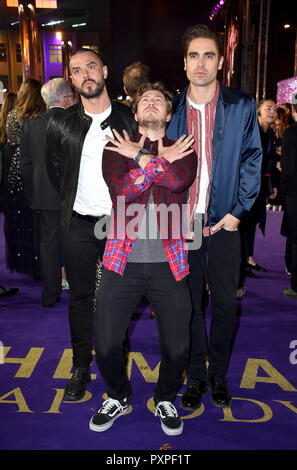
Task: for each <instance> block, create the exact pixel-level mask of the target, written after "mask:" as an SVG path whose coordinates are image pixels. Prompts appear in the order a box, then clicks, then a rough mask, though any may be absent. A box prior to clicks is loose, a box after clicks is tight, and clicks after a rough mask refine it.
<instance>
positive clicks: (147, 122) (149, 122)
mask: <svg viewBox="0 0 297 470" xmlns="http://www.w3.org/2000/svg"><path fill="white" fill-rule="evenodd" d="M138 125H139V127H141V128H142V129H151V130H152V131H158V130H160V129H164V128H165V126H166V119H151V118H148V119H145V118H144V119H138Z"/></svg>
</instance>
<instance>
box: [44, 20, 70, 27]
mask: <svg viewBox="0 0 297 470" xmlns="http://www.w3.org/2000/svg"><path fill="white" fill-rule="evenodd" d="M60 23H64V20H56V21H49V22H48V23H42V25H41V26H54V25H55V24H60Z"/></svg>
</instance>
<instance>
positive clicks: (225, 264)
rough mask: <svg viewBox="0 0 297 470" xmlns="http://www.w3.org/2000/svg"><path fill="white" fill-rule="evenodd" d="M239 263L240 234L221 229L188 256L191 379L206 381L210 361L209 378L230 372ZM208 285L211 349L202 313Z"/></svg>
mask: <svg viewBox="0 0 297 470" xmlns="http://www.w3.org/2000/svg"><path fill="white" fill-rule="evenodd" d="M240 261H241V246H240V234H239V231H234V232H231V231H227V230H224V229H221V230H219V231H218V232H216V233H215V234H213V235H211V236H210V237H207V238H204V237H203V240H202V246H201V248H200V249H199V250H193V251H190V252H189V263H190V278H189V283H190V291H191V298H192V305H193V314H192V320H191V342H190V361H189V370H188V375H189V377H190V378H191V379H194V380H195V379H200V380H206V378H207V367H206V359H207V357H208V361H209V370H208V375H217V376H224V375H225V374H226V372H227V367H228V362H229V356H230V346H231V342H232V337H233V331H234V325H235V319H236V310H237V301H236V290H237V285H238V280H239V271H240ZM205 281H206V282H207V284H208V286H209V289H210V296H211V306H212V318H211V327H210V338H209V347H208V341H207V334H206V330H205V321H204V320H205V319H204V314H203V312H202V292H203V289H204V283H205Z"/></svg>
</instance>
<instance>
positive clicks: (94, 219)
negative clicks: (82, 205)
mask: <svg viewBox="0 0 297 470" xmlns="http://www.w3.org/2000/svg"><path fill="white" fill-rule="evenodd" d="M72 217H75V218H77V219H82V220H87V221H88V222H94V223H96V222H98V220H100V219H102V217H105V215H99V216H98V217H96V216H94V215H82V214H79V213H78V212H75V211H72Z"/></svg>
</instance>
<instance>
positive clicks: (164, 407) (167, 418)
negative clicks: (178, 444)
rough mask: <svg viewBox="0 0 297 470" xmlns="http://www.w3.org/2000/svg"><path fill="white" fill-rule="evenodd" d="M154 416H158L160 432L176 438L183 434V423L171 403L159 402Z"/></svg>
mask: <svg viewBox="0 0 297 470" xmlns="http://www.w3.org/2000/svg"><path fill="white" fill-rule="evenodd" d="M155 416H160V420H161V427H162V430H163V431H164V432H165V434H167V435H168V436H178V435H179V434H181V433H182V432H183V427H184V423H183V422H182V420H181V418H180V417H179V416H178V413H177V411H176V408H175V406H174V405H173V403H171V401H159V403H157V405H156V412H155Z"/></svg>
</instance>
